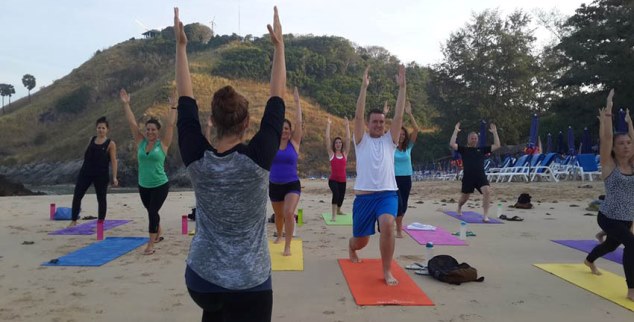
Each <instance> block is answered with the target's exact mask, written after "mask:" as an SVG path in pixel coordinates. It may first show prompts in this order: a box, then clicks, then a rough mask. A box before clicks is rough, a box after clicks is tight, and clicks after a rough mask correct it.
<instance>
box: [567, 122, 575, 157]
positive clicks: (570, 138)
mask: <svg viewBox="0 0 634 322" xmlns="http://www.w3.org/2000/svg"><path fill="white" fill-rule="evenodd" d="M575 152H576V151H575V133H574V132H573V131H572V126H569V127H568V154H570V155H575V154H576V153H575Z"/></svg>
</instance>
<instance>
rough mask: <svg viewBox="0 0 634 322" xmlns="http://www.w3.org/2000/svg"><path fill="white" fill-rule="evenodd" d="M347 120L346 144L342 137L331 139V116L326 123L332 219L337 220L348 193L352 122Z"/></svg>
mask: <svg viewBox="0 0 634 322" xmlns="http://www.w3.org/2000/svg"><path fill="white" fill-rule="evenodd" d="M345 120H346V142H345V144H344V142H343V140H342V139H341V137H336V138H335V139H334V140H332V141H331V140H330V125H331V124H332V121H331V120H330V118H329V119H328V122H327V123H326V151H328V159H329V160H330V178H328V187H329V188H330V191H332V212H331V218H330V220H331V221H336V220H337V218H336V216H337V215H343V213H342V212H341V205H342V204H343V198H344V197H345V195H346V179H347V176H346V165H347V162H348V152H349V151H350V122H349V121H348V118H347V117H346V118H345Z"/></svg>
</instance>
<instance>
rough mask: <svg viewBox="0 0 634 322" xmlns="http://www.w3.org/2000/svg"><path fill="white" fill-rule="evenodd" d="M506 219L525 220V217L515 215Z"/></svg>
mask: <svg viewBox="0 0 634 322" xmlns="http://www.w3.org/2000/svg"><path fill="white" fill-rule="evenodd" d="M506 220H508V221H524V218H522V217H520V216H513V217H511V218H507V219H506Z"/></svg>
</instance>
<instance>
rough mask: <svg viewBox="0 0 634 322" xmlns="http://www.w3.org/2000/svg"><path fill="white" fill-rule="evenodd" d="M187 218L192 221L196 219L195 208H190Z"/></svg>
mask: <svg viewBox="0 0 634 322" xmlns="http://www.w3.org/2000/svg"><path fill="white" fill-rule="evenodd" d="M187 218H189V220H192V221H196V208H192V212H191V214H187Z"/></svg>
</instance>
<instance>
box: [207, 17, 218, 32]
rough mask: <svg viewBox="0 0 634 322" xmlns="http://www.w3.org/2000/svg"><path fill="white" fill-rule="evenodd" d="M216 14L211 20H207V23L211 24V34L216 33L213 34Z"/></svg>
mask: <svg viewBox="0 0 634 322" xmlns="http://www.w3.org/2000/svg"><path fill="white" fill-rule="evenodd" d="M215 21H216V16H214V18H213V19H211V21H210V22H209V24H210V25H211V36H212V37H213V36H215V35H216V34H214V27H215V26H216V23H215Z"/></svg>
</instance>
